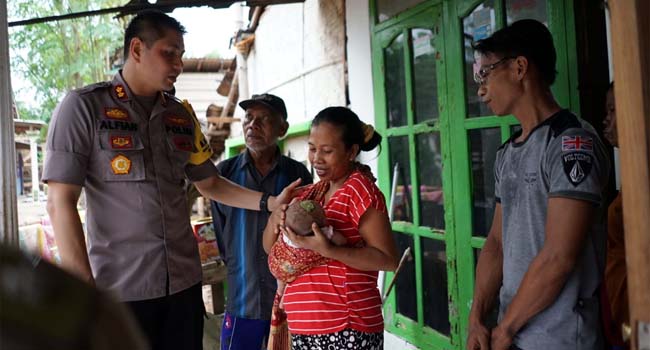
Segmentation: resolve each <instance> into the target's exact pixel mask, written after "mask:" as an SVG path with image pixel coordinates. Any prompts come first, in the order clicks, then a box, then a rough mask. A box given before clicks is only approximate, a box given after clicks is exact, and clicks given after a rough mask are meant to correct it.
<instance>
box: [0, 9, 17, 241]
mask: <svg viewBox="0 0 650 350" xmlns="http://www.w3.org/2000/svg"><path fill="white" fill-rule="evenodd" d="M8 37H9V34H8V32H7V2H6V1H5V0H0V146H1V147H2V152H0V192H2V193H0V243H3V244H10V245H15V246H18V214H17V206H16V150H15V147H16V146H15V144H14V119H13V109H12V103H11V101H12V98H11V79H10V73H9V39H8Z"/></svg>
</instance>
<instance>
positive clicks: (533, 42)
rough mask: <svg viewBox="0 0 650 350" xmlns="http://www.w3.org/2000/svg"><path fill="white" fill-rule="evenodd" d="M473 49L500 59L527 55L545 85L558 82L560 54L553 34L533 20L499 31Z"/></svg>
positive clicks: (516, 23) (526, 20)
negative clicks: (556, 78)
mask: <svg viewBox="0 0 650 350" xmlns="http://www.w3.org/2000/svg"><path fill="white" fill-rule="evenodd" d="M473 47H474V50H475V51H477V52H478V53H480V54H493V55H497V56H501V57H517V56H524V57H526V58H527V59H528V61H529V62H532V63H533V65H534V66H535V67H536V68H537V70H538V71H539V74H540V76H541V78H542V80H543V82H544V83H545V84H546V85H548V86H551V85H553V83H554V82H555V77H556V76H557V71H556V70H555V63H556V61H557V55H556V53H555V46H554V45H553V37H552V36H551V32H549V30H548V28H546V26H545V25H544V24H542V23H541V22H539V21H536V20H534V19H523V20H520V21H517V22H514V23H512V24H511V25H509V26H507V27H505V28H503V29H500V30H498V31H496V32H495V33H494V34H492V36H490V37H489V38H485V39H482V40H479V41H477V42H476V43H475V44H474V45H473Z"/></svg>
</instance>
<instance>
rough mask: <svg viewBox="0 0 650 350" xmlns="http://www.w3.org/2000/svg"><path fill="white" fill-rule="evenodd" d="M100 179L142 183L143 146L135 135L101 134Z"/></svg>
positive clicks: (143, 176) (143, 172)
mask: <svg viewBox="0 0 650 350" xmlns="http://www.w3.org/2000/svg"><path fill="white" fill-rule="evenodd" d="M98 136H99V145H100V148H101V149H102V158H103V159H102V160H103V162H102V163H103V164H104V166H102V178H103V179H104V181H142V180H144V179H145V170H144V146H143V145H142V141H141V140H140V137H139V136H138V135H137V134H130V133H119V132H118V133H110V132H106V133H101V134H99V135H98Z"/></svg>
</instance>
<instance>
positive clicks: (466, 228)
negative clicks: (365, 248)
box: [369, 0, 580, 350]
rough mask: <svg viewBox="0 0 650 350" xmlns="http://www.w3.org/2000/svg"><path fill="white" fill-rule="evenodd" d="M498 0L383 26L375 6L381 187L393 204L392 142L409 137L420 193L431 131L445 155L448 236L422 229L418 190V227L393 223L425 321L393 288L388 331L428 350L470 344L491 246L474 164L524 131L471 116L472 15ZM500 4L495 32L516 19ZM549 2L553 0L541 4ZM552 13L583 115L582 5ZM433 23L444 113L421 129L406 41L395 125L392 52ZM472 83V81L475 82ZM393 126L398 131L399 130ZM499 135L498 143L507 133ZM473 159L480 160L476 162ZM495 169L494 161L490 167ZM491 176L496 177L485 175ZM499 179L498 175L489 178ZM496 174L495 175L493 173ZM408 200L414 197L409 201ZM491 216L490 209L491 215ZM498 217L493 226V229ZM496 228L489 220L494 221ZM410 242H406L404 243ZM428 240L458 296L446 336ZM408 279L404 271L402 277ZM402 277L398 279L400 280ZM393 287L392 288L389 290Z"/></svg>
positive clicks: (567, 82)
mask: <svg viewBox="0 0 650 350" xmlns="http://www.w3.org/2000/svg"><path fill="white" fill-rule="evenodd" d="M486 1H490V0H426V1H422V2H421V3H419V4H418V5H416V6H413V7H411V8H409V9H407V10H405V11H403V12H401V13H399V14H397V15H395V16H394V17H392V18H390V19H387V20H383V21H382V22H381V23H379V22H377V21H376V18H377V8H376V3H375V0H369V8H370V19H371V24H370V31H371V44H372V72H373V93H374V101H375V125H376V127H377V130H378V131H379V132H380V133H381V134H382V135H384V140H383V141H382V150H383V151H382V152H381V154H380V156H379V161H378V172H379V173H378V179H379V187H380V188H381V190H382V191H383V192H384V194H385V195H386V198H387V200H390V195H391V190H392V189H393V184H392V181H391V178H392V173H393V169H392V165H391V164H390V157H391V151H392V150H391V139H392V138H396V137H406V138H407V139H408V146H407V148H408V153H407V154H408V164H409V170H410V175H409V176H408V178H409V180H410V184H411V185H412V188H415V189H419V188H420V187H419V178H418V173H419V170H420V169H419V168H418V167H419V164H420V163H421V160H420V159H418V158H417V154H418V153H417V151H418V142H417V139H416V138H417V136H418V135H425V134H427V133H431V132H437V133H439V137H440V148H441V155H442V164H443V169H442V177H443V178H442V185H443V186H442V187H443V196H444V221H445V224H444V227H445V228H444V230H437V229H433V228H431V227H427V226H423V225H421V224H420V223H421V221H422V216H423V215H427V213H422V214H420V205H421V201H420V198H419V195H420V191H411V192H412V193H411V194H412V195H411V197H410V208H411V210H412V213H413V214H412V217H411V218H410V219H412V220H409V222H406V221H393V222H392V223H391V225H392V229H393V231H394V232H396V235H406V236H408V237H412V238H413V241H412V249H413V252H412V253H413V256H414V263H413V265H414V270H415V271H414V275H415V290H414V291H412V292H411V293H412V294H413V297H414V299H415V303H416V309H417V317H416V319H413V318H409V317H406V316H405V315H403V314H401V313H400V312H399V311H398V305H397V297H396V293H398V291H395V290H394V291H393V292H392V293H391V295H389V297H388V298H387V300H386V303H385V305H384V315H385V327H386V330H387V331H388V332H390V333H392V334H395V335H397V336H399V337H400V338H403V339H405V340H406V341H408V342H410V343H412V344H414V345H415V346H417V347H419V348H422V349H458V350H460V349H464V348H465V342H466V337H467V328H468V318H469V310H470V308H471V302H472V295H473V289H474V277H475V276H474V270H475V261H476V257H477V253H478V251H479V250H480V249H481V248H482V247H483V244H484V242H485V238H484V236H483V234H477V233H476V232H475V226H474V224H475V221H476V218H475V214H476V213H475V211H476V210H477V208H476V207H475V205H474V193H473V189H474V187H475V186H477V187H478V186H479V185H478V184H476V183H475V182H476V181H477V180H479V179H476V178H473V176H472V175H473V173H472V172H473V168H472V166H473V165H475V166H476V164H481V163H480V162H479V163H476V162H475V161H474V160H473V159H472V152H473V153H474V155H476V153H477V152H478V151H480V152H483V153H482V154H488V156H487V157H485V158H486V159H488V160H489V159H490V155H492V154H494V153H496V147H492V146H493V145H494V142H495V140H494V139H496V141H498V142H499V143H502V142H504V141H506V140H507V139H508V138H509V137H510V136H511V134H512V132H513V130H514V128H516V127H517V121H516V119H515V118H514V117H512V116H508V117H498V116H494V115H489V113H488V114H485V113H483V115H479V116H473V117H471V116H469V115H468V114H469V112H468V106H467V101H468V97H469V96H468V94H470V93H472V92H471V91H468V88H467V87H466V79H467V78H468V77H467V76H466V75H467V73H466V66H465V44H464V34H463V32H464V28H463V19H464V18H466V17H467V16H468V15H469V14H471V13H472V12H473V11H474V10H475V9H476V8H477V7H478V6H479V5H481V4H482V3H484V2H486ZM491 1H492V2H493V3H494V18H493V22H494V28H493V29H494V30H496V29H499V28H502V27H503V26H504V25H505V24H506V22H507V21H508V16H507V15H508V13H507V6H508V2H510V0H491ZM538 1H544V0H538ZM544 10H545V16H546V19H547V25H548V27H549V30H550V31H551V34H552V35H553V38H554V42H555V46H556V49H557V70H558V76H557V80H556V83H555V84H554V85H553V87H552V90H553V92H554V94H555V96H556V98H557V99H558V102H559V103H560V105H562V106H565V107H567V108H569V109H570V110H573V111H579V110H580V104H579V103H580V101H579V94H578V89H577V82H578V76H577V74H578V73H577V69H569V67H576V66H577V54H576V52H575V47H576V45H575V42H576V38H575V28H574V26H575V23H574V13H573V0H546V5H545V8H544ZM423 21H428V26H429V27H431V28H432V29H434V32H435V34H436V39H435V40H436V41H435V45H436V49H437V50H438V52H440V54H441V55H440V57H439V58H438V59H437V61H436V65H437V66H436V67H437V68H436V75H437V84H438V85H437V91H438V101H437V102H438V111H439V117H438V119H437V120H435V121H433V122H431V121H425V122H421V123H418V122H416V120H415V117H414V115H415V109H416V108H417V106H415V105H416V104H415V102H414V85H413V84H414V80H415V79H416V78H418V77H416V76H414V74H413V67H412V66H411V57H410V56H409V55H410V54H411V52H412V50H413V48H412V47H411V46H409V42H410V41H409V40H404V59H403V61H402V64H403V66H404V67H403V69H404V80H405V86H404V90H405V91H404V95H405V96H406V103H405V104H406V106H407V107H406V110H405V114H406V122H405V123H404V124H403V125H398V126H394V125H393V124H394V123H392V122H391V121H389V120H388V119H389V115H390V113H391V111H389V104H390V103H391V101H390V98H391V97H390V96H391V95H389V94H388V92H387V88H386V80H387V79H389V78H388V77H387V75H388V74H390V73H391V72H387V71H386V70H387V69H388V68H387V67H390V68H391V69H392V68H394V64H390V63H386V62H385V59H386V58H385V52H384V49H386V48H387V47H388V45H390V44H391V40H393V39H394V38H396V37H397V36H398V35H400V34H402V35H404V36H405V37H408V36H407V35H408V32H409V29H411V28H414V27H419V26H421V25H422V23H423ZM469 78H470V79H471V77H469ZM389 124H390V125H389ZM497 133H498V136H495V135H497ZM480 135H487V136H490V137H492V138H493V140H491V143H490V142H487V143H484V144H483V147H485V145H486V144H487V146H489V147H492V148H494V149H492V148H490V149H486V148H478V151H477V147H475V146H476V145H477V144H478V145H479V146H480V140H479V142H478V143H477V142H476V140H475V138H476V137H477V136H480ZM473 161H474V162H475V163H474V164H473ZM484 164H485V165H488V164H487V163H484ZM485 173H487V171H485ZM489 175H491V174H489ZM486 176H487V175H486ZM407 200H408V198H407ZM486 212H487V211H486ZM491 219H492V218H491V217H490V218H489V221H490V222H491ZM487 225H489V223H487ZM396 237H400V236H396ZM421 238H427V239H433V240H436V241H439V242H444V245H445V252H446V268H447V284H446V286H445V287H446V288H447V295H448V299H449V305H448V308H449V325H450V330H449V334H448V335H445V334H442V333H440V332H438V331H436V330H434V329H432V328H431V327H428V326H427V325H425V323H424V322H423V318H424V317H423V316H424V315H423V310H424V304H425V302H426V301H425V300H424V293H423V285H424V284H425V282H426V281H423V280H422V279H423V276H425V275H427V273H426V272H427V271H423V268H424V267H423V265H422V264H423V260H424V257H423V256H422V254H423V247H422V244H421V240H420V239H421ZM400 274H401V273H400ZM392 277H393V274H392V273H388V274H387V276H386V281H390V280H391V279H392ZM400 277H401V275H400V276H399V277H398V281H399V280H400ZM386 284H387V283H386Z"/></svg>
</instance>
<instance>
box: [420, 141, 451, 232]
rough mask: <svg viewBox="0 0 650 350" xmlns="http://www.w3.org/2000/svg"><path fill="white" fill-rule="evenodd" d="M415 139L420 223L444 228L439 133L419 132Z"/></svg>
mask: <svg viewBox="0 0 650 350" xmlns="http://www.w3.org/2000/svg"><path fill="white" fill-rule="evenodd" d="M416 140H417V153H418V154H417V159H418V179H419V181H420V225H421V226H429V227H432V228H436V229H440V230H444V229H445V211H444V205H443V204H444V198H443V195H442V153H441V151H440V133H439V132H432V133H426V134H419V135H417V136H416Z"/></svg>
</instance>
